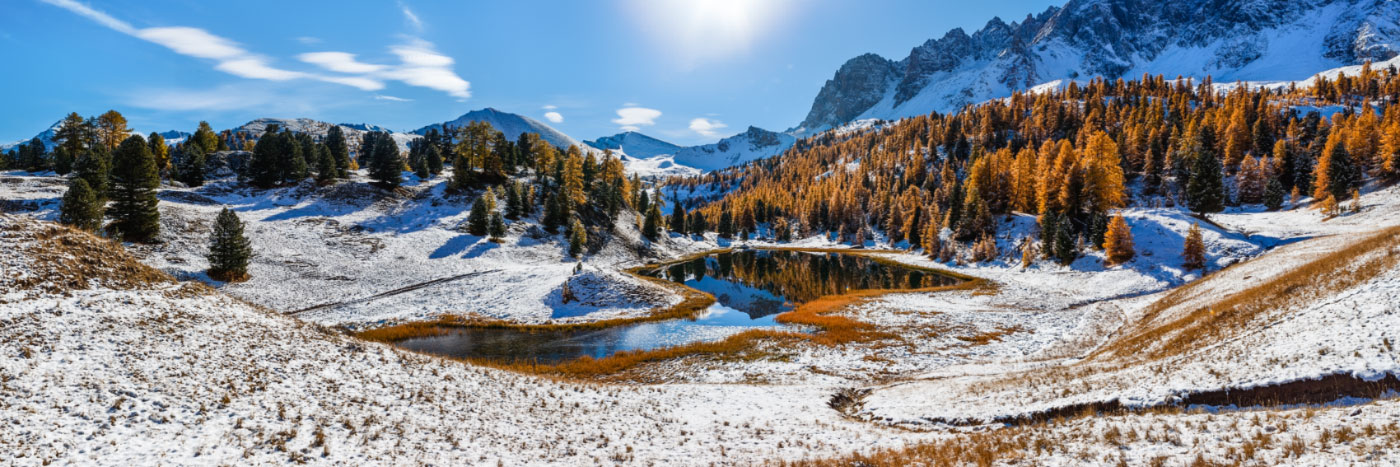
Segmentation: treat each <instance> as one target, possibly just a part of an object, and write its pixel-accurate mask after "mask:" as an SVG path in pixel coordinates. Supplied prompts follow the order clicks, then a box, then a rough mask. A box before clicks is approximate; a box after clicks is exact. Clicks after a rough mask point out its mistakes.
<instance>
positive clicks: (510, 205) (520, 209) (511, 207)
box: [506, 181, 525, 220]
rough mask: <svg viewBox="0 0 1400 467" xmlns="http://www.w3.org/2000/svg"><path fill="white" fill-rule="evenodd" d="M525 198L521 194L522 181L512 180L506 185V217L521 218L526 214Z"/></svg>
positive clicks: (511, 218)
mask: <svg viewBox="0 0 1400 467" xmlns="http://www.w3.org/2000/svg"><path fill="white" fill-rule="evenodd" d="M524 203H525V200H523V199H521V196H520V182H519V181H516V182H512V183H510V184H509V185H506V218H507V219H510V220H516V219H519V218H520V216H521V215H522V214H524V211H525V208H524Z"/></svg>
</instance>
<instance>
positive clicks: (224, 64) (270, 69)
mask: <svg viewBox="0 0 1400 467" xmlns="http://www.w3.org/2000/svg"><path fill="white" fill-rule="evenodd" d="M42 1H43V2H44V3H48V4H50V5H54V6H57V7H60V8H63V9H66V10H68V11H70V12H73V13H75V14H78V15H80V16H83V17H86V18H88V19H90V20H92V21H94V22H96V23H98V24H101V25H103V26H106V27H107V28H109V29H112V30H114V31H117V32H120V33H123V34H126V35H129V36H132V37H135V38H138V39H141V40H145V41H147V42H151V43H154V44H158V45H161V46H163V47H165V48H168V49H170V50H171V51H174V52H175V53H178V54H180V55H185V56H189V57H195V58H201V59H208V60H214V61H216V62H217V63H216V64H215V65H214V69H216V70H219V71H222V72H225V73H228V74H231V75H234V76H238V77H242V78H248V79H260V80H268V81H290V80H297V79H311V80H316V81H322V82H327V83H334V84H340V85H344V86H350V87H354V88H357V89H360V90H364V91H378V90H380V89H384V82H383V81H384V80H395V81H401V82H403V83H405V84H408V85H411V86H418V87H424V88H428V89H433V90H437V91H442V92H445V93H447V94H448V95H450V96H453V97H456V98H458V99H466V98H468V97H471V91H470V89H471V83H469V82H468V81H467V80H464V79H462V78H461V77H460V76H458V75H457V73H456V72H455V71H453V70H452V65H453V63H454V60H453V59H452V57H448V56H446V55H442V54H441V53H438V52H437V50H436V48H435V46H434V45H433V44H432V43H431V42H427V41H424V40H422V39H418V38H409V40H408V41H407V42H406V43H404V44H399V45H396V46H393V47H391V48H390V51H392V52H393V53H394V54H395V55H397V56H398V57H399V60H400V61H401V62H402V63H401V65H399V66H389V65H376V64H369V63H362V62H359V61H357V60H356V58H355V55H354V54H350V53H346V52H313V53H307V54H301V55H300V56H298V58H299V59H300V60H301V61H303V62H306V63H310V64H313V65H317V66H319V67H321V68H324V69H326V70H329V71H332V72H336V73H343V74H345V75H348V76H341V75H325V74H319V73H308V72H303V71H295V70H286V69H281V68H278V67H275V66H273V65H272V60H271V59H269V58H267V57H264V56H261V55H258V54H254V53H252V52H249V51H247V50H245V49H244V48H243V47H242V46H241V45H239V44H238V43H237V42H234V41H232V40H229V39H227V38H224V37H220V36H216V35H214V34H211V33H209V32H208V31H205V30H203V29H199V28H193V27H185V26H169V27H152V28H144V29H138V28H136V27H133V26H132V25H131V24H130V23H127V22H125V21H122V20H119V19H117V18H114V17H112V16H111V15H108V14H107V13H104V12H102V11H98V10H96V9H93V8H92V7H89V6H87V5H86V4H83V3H80V2H78V1H76V0H42ZM400 6H401V9H402V10H403V12H404V14H405V17H406V18H408V19H409V20H410V21H411V22H412V23H413V24H414V25H415V27H416V28H417V29H418V30H420V31H421V29H422V26H423V24H422V21H421V20H420V19H419V18H418V17H417V16H416V15H414V14H413V12H412V11H411V10H409V9H408V8H407V7H404V6H402V4H400ZM302 39H303V38H299V39H298V40H300V41H301V42H302V43H309V41H306V40H302Z"/></svg>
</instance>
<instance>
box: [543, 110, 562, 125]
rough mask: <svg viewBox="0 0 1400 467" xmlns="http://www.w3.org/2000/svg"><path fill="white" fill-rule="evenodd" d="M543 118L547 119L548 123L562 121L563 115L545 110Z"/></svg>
mask: <svg viewBox="0 0 1400 467" xmlns="http://www.w3.org/2000/svg"><path fill="white" fill-rule="evenodd" d="M544 119H545V120H549V123H564V115H562V114H560V113H559V112H553V111H550V112H545V113H544Z"/></svg>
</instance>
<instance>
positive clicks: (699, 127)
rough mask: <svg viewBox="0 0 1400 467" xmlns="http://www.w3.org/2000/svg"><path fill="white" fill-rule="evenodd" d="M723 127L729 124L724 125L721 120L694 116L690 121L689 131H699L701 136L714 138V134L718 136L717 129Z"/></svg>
mask: <svg viewBox="0 0 1400 467" xmlns="http://www.w3.org/2000/svg"><path fill="white" fill-rule="evenodd" d="M725 128H729V125H725V124H724V122H721V121H719V120H711V119H708V118H696V119H692V120H691V121H690V131H694V132H696V133H699V134H700V135H701V136H704V137H707V138H714V137H716V136H719V130H722V129H725Z"/></svg>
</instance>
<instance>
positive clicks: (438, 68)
mask: <svg viewBox="0 0 1400 467" xmlns="http://www.w3.org/2000/svg"><path fill="white" fill-rule="evenodd" d="M389 51H391V52H393V53H394V55H398V56H399V61H401V62H402V63H401V64H400V65H399V66H397V67H392V68H390V69H389V70H387V71H385V72H384V73H382V75H383V76H384V77H386V78H389V79H394V80H398V81H402V82H404V83H407V84H409V85H411V86H419V87H425V88H429V89H435V90H438V91H442V92H445V93H447V95H449V96H453V97H456V98H459V99H466V98H468V97H471V96H472V93H471V83H469V82H467V80H464V79H462V77H461V76H457V72H455V71H453V70H452V64H453V63H454V60H452V57H449V56H446V55H443V54H441V53H438V51H437V49H436V48H435V47H434V46H433V43H431V42H428V41H425V40H422V39H416V38H414V39H410V40H409V42H408V43H407V44H401V45H397V46H394V47H390V48H389Z"/></svg>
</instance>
